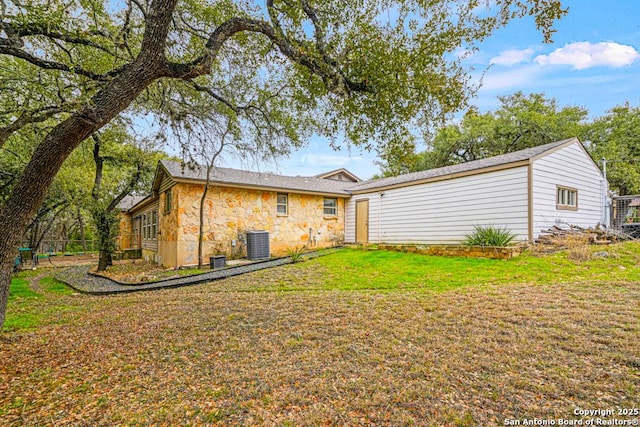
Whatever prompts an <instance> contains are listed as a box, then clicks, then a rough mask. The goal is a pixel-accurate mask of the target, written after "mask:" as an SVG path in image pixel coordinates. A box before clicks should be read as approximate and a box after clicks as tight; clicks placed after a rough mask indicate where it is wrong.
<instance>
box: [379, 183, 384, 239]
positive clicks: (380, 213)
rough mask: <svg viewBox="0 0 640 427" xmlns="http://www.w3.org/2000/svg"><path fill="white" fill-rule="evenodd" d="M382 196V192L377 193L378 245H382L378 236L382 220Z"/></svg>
mask: <svg viewBox="0 0 640 427" xmlns="http://www.w3.org/2000/svg"><path fill="white" fill-rule="evenodd" d="M382 196H384V192H382V191H381V192H379V193H378V244H380V243H382V238H381V235H380V221H381V219H382Z"/></svg>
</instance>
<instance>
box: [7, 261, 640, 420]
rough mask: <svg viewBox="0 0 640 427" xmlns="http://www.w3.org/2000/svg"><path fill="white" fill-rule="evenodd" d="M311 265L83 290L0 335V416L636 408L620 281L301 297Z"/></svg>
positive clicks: (636, 318) (637, 325)
mask: <svg viewBox="0 0 640 427" xmlns="http://www.w3.org/2000/svg"><path fill="white" fill-rule="evenodd" d="M318 272H319V271H318V266H317V265H315V264H314V263H312V262H309V263H303V264H297V265H295V266H286V267H279V268H275V269H271V270H268V271H266V272H265V271H263V272H257V273H252V274H249V275H245V276H240V277H235V278H230V279H226V280H224V281H219V282H215V283H212V284H209V285H202V286H197V287H188V288H182V289H170V290H162V291H157V292H151V293H147V292H145V293H140V294H127V295H115V296H109V297H88V296H83V297H82V298H83V299H82V306H83V309H82V310H81V311H75V312H74V311H71V312H69V313H61V314H60V316H61V317H62V319H61V320H64V318H65V316H68V317H69V319H75V320H74V321H73V322H67V323H64V322H56V323H52V324H48V325H46V326H43V327H41V328H39V329H37V330H35V331H32V332H22V333H18V332H13V333H9V334H3V335H2V339H1V340H0V358H1V359H0V360H3V364H2V366H1V367H0V421H1V422H2V424H3V425H16V426H18V425H25V424H26V425H56V426H60V425H69V426H71V425H85V424H89V425H92V426H93V425H96V426H100V425H105V426H107V425H109V426H110V425H158V426H170V425H216V424H219V425H408V424H416V425H457V426H471V425H496V424H501V423H502V421H503V420H504V418H507V417H512V418H519V417H525V416H526V417H538V418H547V417H553V418H558V417H564V418H568V417H570V415H571V411H572V410H573V408H574V407H578V406H579V407H583V408H600V407H615V406H616V405H619V406H625V407H631V406H633V405H635V406H636V407H637V406H638V404H639V403H640V402H639V397H638V396H639V395H640V393H639V391H640V370H639V369H638V354H640V344H639V341H638V339H637V337H638V336H639V335H640V304H639V302H640V286H639V285H638V284H633V283H626V284H625V285H624V286H618V285H616V284H604V285H603V284H600V285H594V284H583V285H580V284H569V283H567V284H558V285H549V286H531V285H526V284H523V285H508V286H501V287H499V286H492V287H488V286H485V287H483V288H477V287H472V286H471V287H465V288H461V289H457V290H453V291H447V292H437V293H436V292H428V291H425V290H420V291H417V290H414V291H411V290H396V291H392V292H388V291H385V292H376V291H322V290H305V289H314V286H313V283H314V282H313V281H314V280H321V277H322V275H321V274H318ZM282 280H286V281H287V286H288V287H289V289H290V288H291V287H295V284H296V282H295V281H299V282H300V283H299V284H300V290H291V291H287V292H277V291H271V289H273V288H275V289H277V288H278V283H281V282H280V281H282ZM250 286H252V287H250ZM250 289H252V291H250ZM235 290H237V291H235ZM67 298H71V297H70V296H65V295H62V296H60V297H58V300H57V303H60V301H63V302H64V301H65V299H67ZM40 303H45V304H46V303H47V302H46V301H45V302H40ZM74 304H77V301H74ZM74 316H75V317H74Z"/></svg>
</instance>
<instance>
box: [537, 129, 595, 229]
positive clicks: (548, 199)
mask: <svg viewBox="0 0 640 427" xmlns="http://www.w3.org/2000/svg"><path fill="white" fill-rule="evenodd" d="M578 144H579V143H577V142H576V143H575V144H572V145H570V146H568V147H565V148H563V149H560V150H558V151H556V152H554V153H551V154H549V155H547V156H544V157H542V158H540V159H538V160H536V161H534V162H533V235H534V238H536V237H537V236H538V235H539V234H540V232H541V230H543V229H547V228H549V227H550V226H552V225H554V224H555V223H556V222H562V223H569V224H573V225H579V226H582V227H589V226H594V225H596V224H597V223H599V222H602V219H603V196H604V178H603V177H602V174H601V173H600V170H599V169H598V168H597V167H596V166H595V165H594V164H593V162H592V161H591V159H590V158H589V156H588V154H587V153H585V152H584V150H583V149H582V148H581V147H580V146H579V145H578ZM558 185H560V186H566V187H572V188H576V189H578V210H577V211H570V210H558V209H556V191H557V190H556V188H557V186H558Z"/></svg>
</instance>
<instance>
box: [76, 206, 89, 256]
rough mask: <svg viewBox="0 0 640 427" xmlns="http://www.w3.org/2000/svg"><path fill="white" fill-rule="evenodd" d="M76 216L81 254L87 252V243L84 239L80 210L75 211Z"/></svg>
mask: <svg viewBox="0 0 640 427" xmlns="http://www.w3.org/2000/svg"><path fill="white" fill-rule="evenodd" d="M76 216H77V217H78V230H79V231H80V241H82V252H87V242H85V239H84V237H85V236H84V220H83V219H82V214H81V212H80V208H78V209H77V210H76Z"/></svg>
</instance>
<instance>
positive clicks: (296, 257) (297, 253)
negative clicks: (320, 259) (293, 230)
mask: <svg viewBox="0 0 640 427" xmlns="http://www.w3.org/2000/svg"><path fill="white" fill-rule="evenodd" d="M306 249H307V247H306V246H304V245H303V246H296V247H295V248H287V256H288V257H289V258H291V261H292V262H293V263H294V264H295V263H298V262H301V261H303V259H302V254H303V253H304V251H305V250H306Z"/></svg>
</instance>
